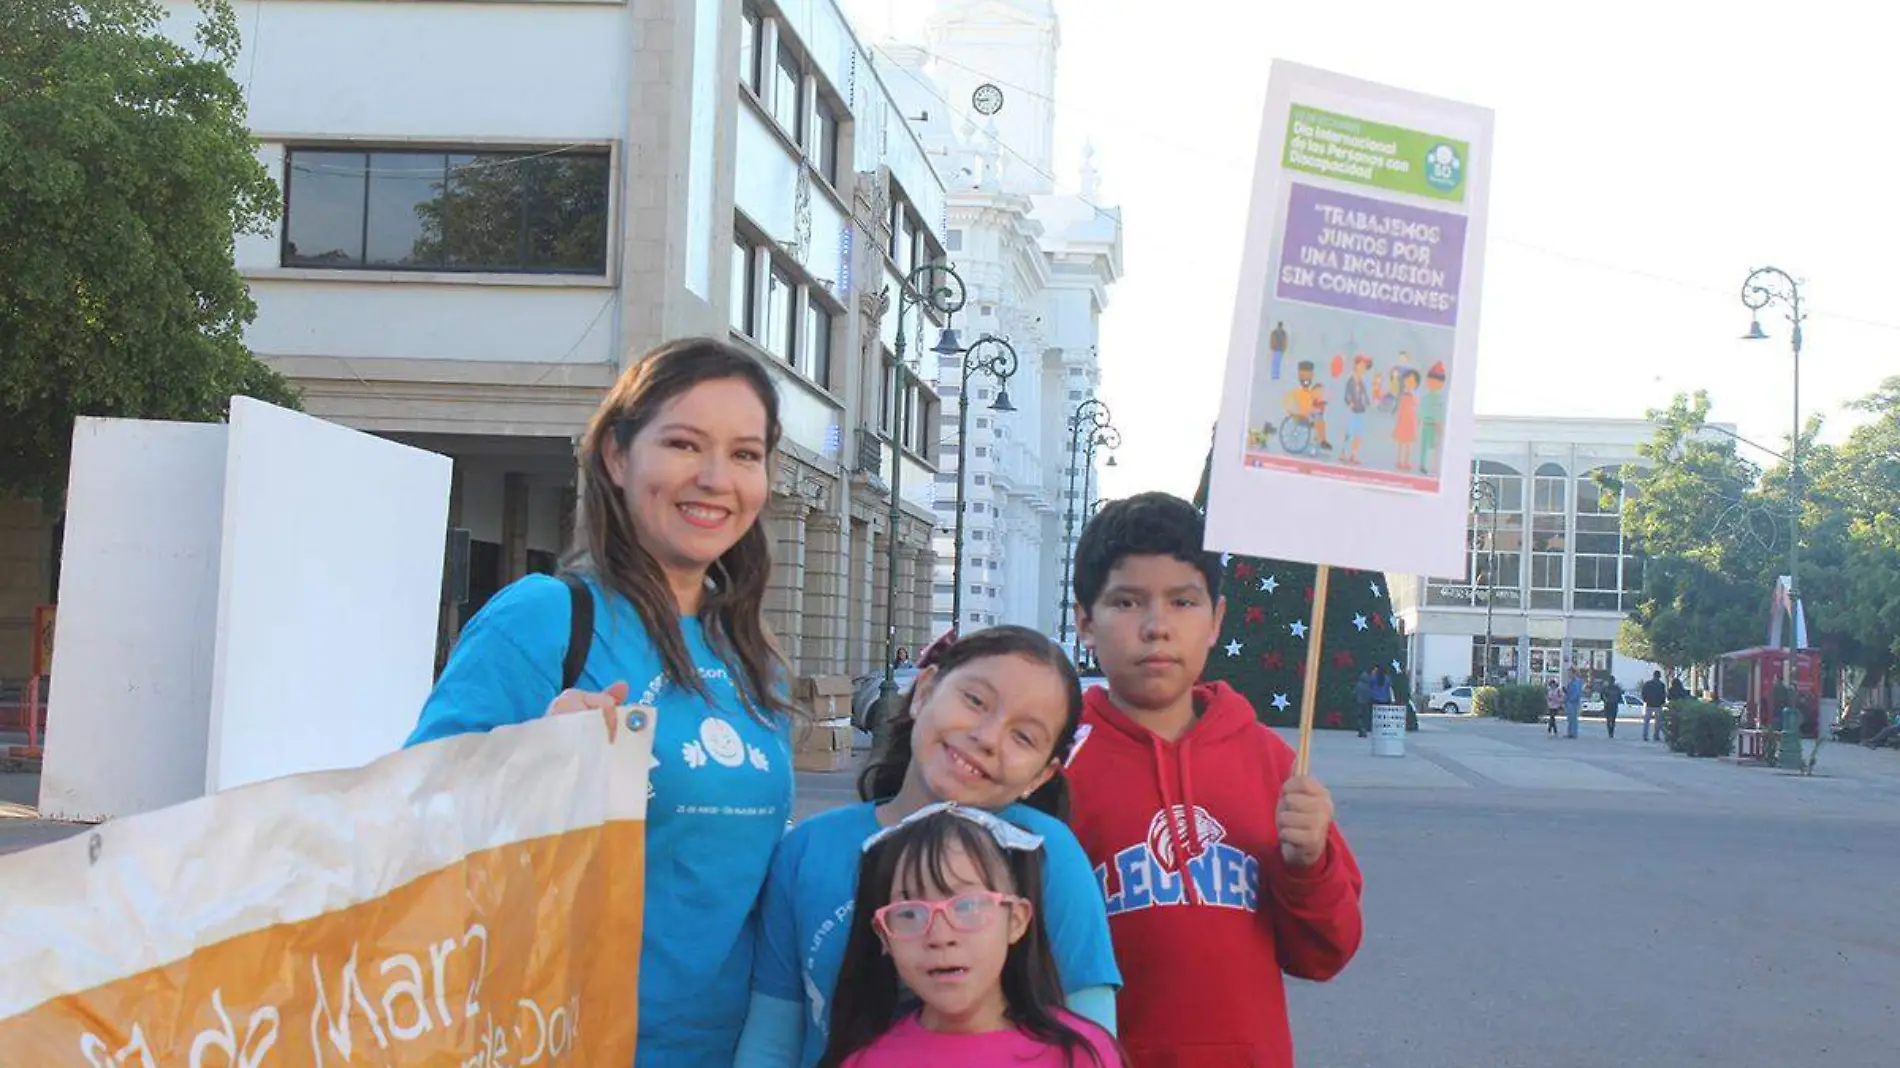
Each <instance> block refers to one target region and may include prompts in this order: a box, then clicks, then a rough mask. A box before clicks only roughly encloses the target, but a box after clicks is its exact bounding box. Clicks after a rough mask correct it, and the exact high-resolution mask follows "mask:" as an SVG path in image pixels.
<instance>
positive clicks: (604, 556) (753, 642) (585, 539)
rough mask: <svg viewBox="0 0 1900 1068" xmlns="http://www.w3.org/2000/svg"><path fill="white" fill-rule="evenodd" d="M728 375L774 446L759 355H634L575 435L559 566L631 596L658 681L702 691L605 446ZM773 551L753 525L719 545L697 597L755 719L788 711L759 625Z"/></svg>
mask: <svg viewBox="0 0 1900 1068" xmlns="http://www.w3.org/2000/svg"><path fill="white" fill-rule="evenodd" d="M728 380H736V381H739V382H743V383H745V384H746V385H747V386H749V387H751V389H752V392H753V393H755V394H757V395H758V398H759V403H760V404H762V405H764V407H765V448H766V452H767V453H768V459H769V454H771V453H774V452H776V451H777V449H778V442H779V433H780V429H781V428H780V425H779V414H778V387H777V386H776V385H774V384H773V382H772V378H771V376H770V373H769V372H767V371H766V369H765V368H764V367H763V366H761V365H760V363H759V361H758V360H756V359H754V358H753V357H752V356H750V355H748V354H747V353H745V352H744V351H743V350H741V349H739V348H737V347H735V346H733V345H732V344H730V343H728V342H725V341H719V340H716V339H712V338H687V339H683V340H679V341H670V342H667V343H666V344H664V345H661V346H660V347H659V348H656V349H654V350H653V351H651V352H649V353H647V354H646V355H645V356H642V357H640V359H639V360H638V361H636V362H635V363H634V364H633V365H632V366H630V367H628V368H627V370H626V371H625V372H624V373H622V374H621V376H620V380H619V381H617V382H615V383H614V386H613V388H612V389H611V390H609V391H608V393H607V397H606V399H605V400H603V401H601V403H600V407H599V408H598V409H597V410H596V411H595V412H594V417H593V419H592V420H590V421H589V422H588V424H587V432H586V434H585V436H583V438H582V439H581V449H580V454H581V455H580V460H581V473H580V482H581V489H580V514H579V516H578V517H577V521H576V523H575V525H574V545H573V547H572V549H571V550H570V551H569V553H568V557H567V560H566V561H565V564H566V566H567V567H568V568H569V569H570V570H573V571H579V572H587V573H590V574H592V575H593V576H594V577H595V578H597V579H599V580H600V582H601V583H602V584H603V585H605V586H606V587H608V588H609V589H612V590H613V591H614V592H616V593H618V594H620V595H621V596H622V597H625V598H626V599H627V600H628V601H630V602H632V604H633V608H634V611H635V612H637V613H639V616H640V622H641V623H642V624H644V625H645V626H646V630H647V635H648V636H649V637H650V638H651V639H652V641H653V644H654V645H655V646H656V647H658V649H659V652H660V661H661V663H662V664H663V665H664V667H665V671H666V679H667V681H668V682H670V683H672V684H673V685H675V686H678V687H679V688H681V689H683V690H686V691H688V692H690V693H695V694H698V695H699V696H701V697H706V696H708V694H707V690H706V683H705V681H704V680H703V679H701V678H700V677H699V672H698V671H697V670H696V669H695V668H694V667H693V658H692V655H691V654H690V653H688V652H687V649H686V636H685V634H684V633H683V632H682V631H681V630H680V625H679V602H678V599H677V598H675V597H674V596H673V591H672V589H671V587H669V586H668V585H667V581H666V575H665V573H664V572H662V571H661V570H660V564H659V561H657V560H655V559H654V558H653V554H652V553H651V552H649V551H648V549H647V547H646V546H644V545H641V544H640V539H639V537H638V536H637V535H636V534H635V533H634V529H633V519H632V517H631V516H629V515H628V514H627V507H626V504H625V503H624V501H623V500H622V498H621V495H620V491H619V489H618V488H617V487H616V486H615V485H614V481H613V478H612V477H611V476H610V475H609V473H608V468H607V456H608V453H609V452H610V451H618V452H624V451H626V449H627V446H628V445H630V444H631V443H632V442H633V439H634V436H635V435H637V434H639V433H640V431H641V430H642V429H643V428H645V427H646V426H647V424H649V423H651V422H652V421H653V419H654V417H656V416H657V415H659V413H660V409H661V408H662V407H664V406H665V405H666V403H667V402H668V401H671V400H673V399H674V398H675V397H678V396H680V395H682V394H684V393H685V392H687V391H688V390H690V389H692V388H693V387H694V386H697V385H700V384H701V383H705V382H721V381H728ZM771 574H772V555H771V550H770V547H769V543H768V541H767V539H766V535H765V530H764V529H763V527H761V526H760V524H759V523H758V522H757V521H754V522H753V524H752V527H751V529H749V530H747V531H746V532H745V533H744V534H743V535H741V536H740V538H739V541H738V543H737V544H735V545H733V547H732V548H730V549H728V550H726V552H725V555H723V556H721V557H720V558H719V560H718V562H717V564H716V565H715V566H714V567H713V568H712V571H711V572H710V577H711V579H712V582H713V588H712V589H710V590H708V591H707V594H706V597H705V599H704V600H703V601H701V602H700V606H699V618H700V621H701V622H702V623H703V624H705V628H706V641H707V643H708V644H710V645H711V646H712V648H713V651H714V652H716V653H717V654H718V655H719V657H720V658H721V659H722V660H726V661H727V663H728V664H731V662H732V660H733V659H735V658H736V659H737V661H738V667H739V670H738V671H735V672H733V683H734V688H735V689H736V690H737V691H738V693H739V699H740V700H741V701H743V702H745V705H746V707H747V708H748V709H749V710H750V711H751V712H753V714H755V715H768V714H773V713H776V714H779V715H789V714H790V712H791V708H790V706H789V705H787V704H786V703H785V702H784V701H783V700H782V699H781V698H780V697H779V696H778V688H777V685H776V681H777V679H779V678H781V677H782V676H783V674H784V673H785V671H786V670H787V669H786V664H785V657H784V655H783V654H782V653H781V652H780V651H779V648H778V643H777V642H776V641H775V640H774V639H773V637H772V635H771V633H770V632H769V631H768V630H767V629H766V626H765V618H764V613H763V606H764V602H765V587H766V583H767V582H768V581H769V580H770V578H771Z"/></svg>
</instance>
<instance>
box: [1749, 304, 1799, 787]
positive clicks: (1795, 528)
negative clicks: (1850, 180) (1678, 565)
mask: <svg viewBox="0 0 1900 1068" xmlns="http://www.w3.org/2000/svg"><path fill="white" fill-rule="evenodd" d="M1771 304H1780V305H1782V306H1783V307H1785V308H1787V309H1788V311H1787V316H1788V322H1789V323H1790V324H1792V326H1793V330H1791V331H1790V332H1789V335H1788V341H1789V352H1790V354H1791V355H1792V356H1793V364H1792V366H1793V387H1794V389H1793V393H1794V402H1793V403H1794V424H1793V425H1792V426H1791V427H1789V431H1790V432H1789V435H1788V663H1787V666H1786V668H1785V669H1784V670H1783V672H1782V682H1783V683H1784V684H1785V685H1786V686H1787V687H1788V695H1789V697H1788V699H1789V702H1790V704H1793V703H1795V702H1797V701H1798V700H1799V697H1800V695H1799V694H1798V693H1797V692H1796V690H1795V657H1796V656H1797V655H1798V652H1799V648H1800V646H1799V643H1798V639H1797V636H1796V634H1795V628H1794V623H1795V605H1796V604H1797V603H1799V602H1798V600H1797V598H1798V596H1799V591H1800V583H1799V581H1798V580H1797V578H1796V574H1797V569H1798V568H1799V567H1800V564H1801V323H1802V321H1803V320H1804V319H1806V318H1807V315H1806V314H1805V313H1803V312H1802V310H1801V283H1799V282H1797V281H1795V278H1794V276H1793V275H1791V274H1789V273H1788V272H1787V271H1784V270H1782V269H1781V268H1779V267H1757V268H1756V269H1754V270H1752V271H1750V272H1748V277H1747V279H1745V280H1744V281H1743V282H1742V306H1743V307H1745V308H1747V309H1748V311H1749V315H1750V322H1749V324H1748V333H1746V334H1743V335H1742V340H1744V341H1763V340H1766V339H1767V337H1768V332H1767V331H1765V330H1763V329H1762V328H1761V311H1762V309H1763V308H1766V307H1768V306H1769V305H1771ZM1817 733H1818V729H1817ZM1790 734H1792V736H1793V738H1794V740H1795V748H1796V749H1797V750H1798V749H1799V747H1800V738H1801V734H1800V724H1799V721H1798V720H1797V722H1796V723H1795V725H1794V729H1793V730H1792V732H1791V731H1789V730H1788V729H1787V728H1786V727H1784V728H1783V731H1782V737H1783V739H1784V745H1783V748H1784V749H1785V748H1786V744H1785V742H1786V739H1787V738H1788V737H1789V736H1790ZM1782 759H1783V761H1784V763H1783V766H1784V767H1786V766H1790V765H1789V764H1788V763H1787V761H1788V760H1789V759H1790V758H1789V757H1787V756H1786V755H1784V756H1783V758H1782ZM1792 759H1793V760H1794V761H1796V762H1798V761H1799V759H1800V757H1799V753H1798V752H1797V753H1796V755H1795V756H1794V757H1793V758H1792Z"/></svg>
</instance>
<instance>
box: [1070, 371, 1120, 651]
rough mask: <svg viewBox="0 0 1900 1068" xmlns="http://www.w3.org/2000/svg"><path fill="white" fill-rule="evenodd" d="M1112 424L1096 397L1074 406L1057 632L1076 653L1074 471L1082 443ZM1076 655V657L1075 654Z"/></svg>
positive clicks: (1071, 424)
mask: <svg viewBox="0 0 1900 1068" xmlns="http://www.w3.org/2000/svg"><path fill="white" fill-rule="evenodd" d="M1108 425H1109V414H1108V405H1106V404H1103V403H1102V402H1101V401H1100V400H1097V399H1096V398H1094V397H1089V398H1087V399H1086V400H1084V401H1083V402H1082V403H1080V404H1078V405H1076V406H1075V411H1073V412H1070V413H1069V506H1068V508H1067V509H1066V510H1065V512H1064V519H1063V528H1062V530H1063V536H1062V590H1061V596H1060V599H1059V600H1060V604H1059V610H1060V612H1061V614H1062V615H1061V619H1062V622H1061V624H1060V626H1059V629H1058V631H1057V633H1058V634H1059V635H1060V638H1061V643H1062V644H1063V645H1068V646H1070V648H1071V649H1072V650H1073V649H1074V648H1075V644H1072V643H1071V642H1070V640H1069V605H1070V604H1071V603H1072V602H1073V601H1074V600H1075V594H1074V591H1072V590H1071V589H1070V588H1069V582H1070V579H1071V577H1072V576H1071V572H1072V571H1073V569H1074V567H1075V505H1076V500H1075V468H1076V463H1077V460H1078V455H1077V454H1078V453H1080V452H1081V451H1082V440H1083V439H1084V438H1085V437H1086V438H1093V437H1094V436H1095V435H1096V434H1097V433H1099V432H1101V430H1102V428H1103V427H1106V426H1108ZM1072 655H1073V654H1072Z"/></svg>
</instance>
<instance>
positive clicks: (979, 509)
mask: <svg viewBox="0 0 1900 1068" xmlns="http://www.w3.org/2000/svg"><path fill="white" fill-rule="evenodd" d="M983 509H984V505H983V502H982V501H977V502H976V503H974V504H972V505H970V511H972V512H975V513H976V514H977V515H982V514H983Z"/></svg>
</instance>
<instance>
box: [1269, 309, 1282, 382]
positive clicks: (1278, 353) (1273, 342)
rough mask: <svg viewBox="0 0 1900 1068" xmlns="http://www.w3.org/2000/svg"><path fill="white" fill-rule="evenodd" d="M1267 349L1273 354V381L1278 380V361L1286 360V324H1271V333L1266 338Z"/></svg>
mask: <svg viewBox="0 0 1900 1068" xmlns="http://www.w3.org/2000/svg"><path fill="white" fill-rule="evenodd" d="M1267 348H1268V350H1270V351H1271V352H1272V353H1273V380H1274V381H1275V382H1278V381H1279V380H1280V361H1281V360H1284V359H1286V324H1285V323H1283V322H1276V323H1274V324H1273V333H1272V334H1270V335H1268V337H1267Z"/></svg>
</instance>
